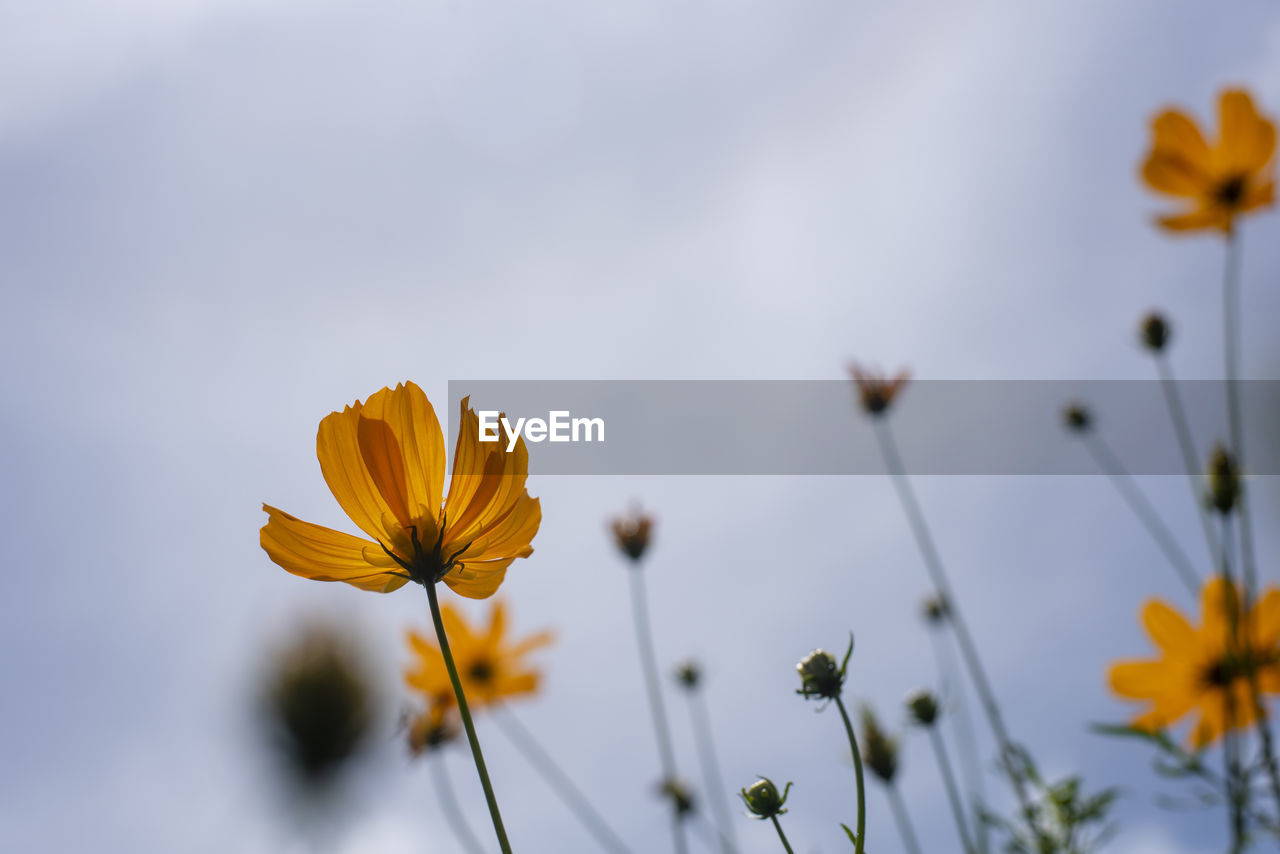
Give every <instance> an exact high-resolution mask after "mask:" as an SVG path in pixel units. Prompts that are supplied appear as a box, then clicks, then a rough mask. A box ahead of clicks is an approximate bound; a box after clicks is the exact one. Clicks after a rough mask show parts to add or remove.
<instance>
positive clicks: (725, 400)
mask: <svg viewBox="0 0 1280 854" xmlns="http://www.w3.org/2000/svg"><path fill="white" fill-rule="evenodd" d="M1240 386H1241V399H1242V401H1243V410H1244V413H1245V427H1246V432H1245V436H1246V455H1245V459H1246V470H1247V472H1248V473H1250V474H1259V475H1263V474H1280V382H1277V381H1271V380H1266V381H1263V380H1250V381H1244V382H1241V383H1240ZM1173 390H1174V391H1175V393H1176V394H1177V395H1178V397H1179V398H1180V399H1181V401H1182V404H1183V406H1184V409H1185V411H1186V413H1187V418H1188V421H1189V423H1190V427H1191V432H1192V435H1193V436H1194V439H1195V443H1196V449H1197V458H1198V459H1199V460H1201V461H1203V459H1204V458H1207V456H1208V454H1209V451H1210V449H1211V448H1212V446H1213V444H1214V443H1215V442H1218V441H1223V442H1225V441H1226V439H1227V418H1226V394H1225V392H1226V384H1225V383H1223V382H1218V381H1184V382H1180V383H1177V384H1176V386H1174V387H1173ZM1168 391H1169V389H1168V388H1167V387H1164V386H1162V385H1161V384H1160V383H1159V382H1155V381H1150V382H1148V381H1081V382H1072V381H1022V380H1016V381H955V380H947V381H928V380H918V381H914V382H911V383H909V384H908V385H907V386H906V387H905V388H904V389H903V390H902V392H901V393H900V394H899V396H898V397H897V399H896V400H895V401H894V403H893V406H892V408H891V410H890V411H889V412H888V413H886V414H885V415H883V416H881V417H879V418H877V417H873V416H871V415H869V414H867V413H866V412H864V411H863V409H862V407H861V405H860V403H859V402H858V398H857V393H856V390H855V388H854V386H853V384H852V382H849V381H837V380H829V381H828V380H813V381H668V380H623V381H595V380H590V381H586V380H583V381H580V380H564V381H508V380H474V381H462V380H458V381H451V382H450V383H449V399H450V403H449V409H448V418H449V419H450V421H451V428H452V430H454V431H456V430H457V425H456V424H453V423H452V422H453V421H454V420H456V413H457V411H458V402H459V400H460V399H461V398H462V397H463V396H464V395H469V396H470V397H471V405H472V407H473V408H475V409H476V410H478V411H483V412H490V413H492V414H491V415H487V416H485V418H486V419H487V420H488V422H489V423H490V424H492V425H493V427H494V431H493V433H494V435H495V437H496V435H497V432H498V429H497V414H496V413H497V412H499V411H502V412H505V413H506V417H507V421H508V424H509V425H511V427H512V428H513V429H518V430H519V431H520V435H522V436H524V438H525V440H526V443H527V444H528V448H529V454H530V460H531V463H530V468H531V470H532V471H534V472H535V473H539V474H572V475H679V474H691V475H739V474H741V475H774V474H786V475H851V474H883V473H884V472H885V463H884V460H883V457H882V454H881V447H880V444H879V439H880V437H878V435H877V431H879V430H883V429H885V428H887V429H888V430H891V431H892V437H893V440H894V442H895V444H896V446H897V448H898V449H899V451H900V453H901V458H902V461H903V464H904V466H905V467H906V469H907V471H909V472H912V473H916V474H930V475H933V474H948V475H950V474H959V475H1034V474H1038V475H1089V474H1098V473H1099V466H1098V462H1097V460H1096V457H1095V455H1094V453H1093V452H1094V451H1096V450H1097V449H1098V448H1099V447H1101V448H1102V450H1103V452H1104V453H1106V452H1108V451H1109V452H1112V453H1114V455H1115V457H1116V458H1117V459H1118V460H1119V461H1120V462H1121V463H1122V464H1123V467H1124V469H1125V470H1126V471H1128V472H1129V473H1132V474H1142V475H1182V474H1185V465H1184V463H1183V456H1182V453H1181V451H1180V450H1179V446H1178V442H1177V434H1176V433H1175V431H1174V428H1173V422H1172V420H1171V419H1170V415H1169V409H1168V404H1167V400H1166V393H1167V392H1168ZM1070 404H1080V405H1082V406H1084V407H1085V408H1086V409H1088V411H1089V412H1090V414H1091V425H1090V427H1089V428H1088V429H1087V430H1084V431H1076V432H1073V431H1071V430H1069V429H1068V428H1067V426H1066V424H1065V422H1064V418H1063V413H1064V410H1065V409H1066V407H1067V406H1068V405H1070ZM442 414H443V413H442ZM521 419H524V420H523V422H522V421H521Z"/></svg>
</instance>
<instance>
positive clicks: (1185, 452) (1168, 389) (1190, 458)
mask: <svg viewBox="0 0 1280 854" xmlns="http://www.w3.org/2000/svg"><path fill="white" fill-rule="evenodd" d="M1155 361H1156V371H1157V373H1159V375H1160V388H1161V390H1162V391H1163V392H1164V402H1165V405H1166V407H1167V408H1168V410H1169V419H1170V420H1171V421H1173V430H1174V433H1176V434H1177V436H1178V447H1179V448H1180V449H1181V451H1182V464H1183V465H1184V466H1185V467H1186V469H1187V482H1188V483H1189V484H1190V486H1191V502H1192V504H1194V505H1195V508H1196V513H1198V514H1199V516H1200V525H1201V527H1203V528H1204V541H1205V544H1206V545H1207V546H1208V548H1209V563H1210V564H1211V565H1212V564H1214V563H1216V562H1217V560H1218V535H1217V533H1216V532H1215V531H1214V530H1213V520H1212V519H1211V518H1210V516H1209V508H1208V506H1207V505H1206V504H1205V500H1204V493H1203V491H1202V490H1203V485H1204V481H1203V468H1204V463H1203V462H1202V461H1201V460H1200V457H1199V454H1197V453H1196V443H1195V440H1194V439H1193V438H1192V436H1191V422H1190V420H1189V419H1188V418H1187V410H1186V407H1185V406H1184V405H1183V403H1182V395H1181V394H1179V393H1178V382H1177V380H1176V379H1174V376H1173V366H1172V364H1170V362H1169V357H1168V356H1166V355H1165V354H1164V353H1163V352H1161V353H1156V354H1155Z"/></svg>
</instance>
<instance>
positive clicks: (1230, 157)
mask: <svg viewBox="0 0 1280 854" xmlns="http://www.w3.org/2000/svg"><path fill="white" fill-rule="evenodd" d="M1218 121H1219V125H1220V127H1221V128H1222V130H1221V134H1222V136H1221V138H1220V139H1219V141H1218V149H1217V151H1216V152H1215V155H1216V158H1217V160H1218V163H1219V168H1220V169H1222V170H1223V171H1227V172H1240V173H1252V172H1256V171H1258V170H1260V169H1263V168H1264V167H1265V166H1266V165H1267V164H1268V163H1269V162H1270V161H1271V157H1272V155H1273V154H1275V150H1276V128H1275V125H1273V124H1272V123H1271V122H1269V121H1267V120H1266V119H1264V118H1263V117H1262V116H1260V115H1258V110H1257V108H1256V107H1254V105H1253V99H1252V98H1250V97H1249V93H1248V92H1245V91H1243V90H1240V89H1228V90H1227V91H1225V92H1223V93H1222V96H1221V97H1220V98H1219V100H1218Z"/></svg>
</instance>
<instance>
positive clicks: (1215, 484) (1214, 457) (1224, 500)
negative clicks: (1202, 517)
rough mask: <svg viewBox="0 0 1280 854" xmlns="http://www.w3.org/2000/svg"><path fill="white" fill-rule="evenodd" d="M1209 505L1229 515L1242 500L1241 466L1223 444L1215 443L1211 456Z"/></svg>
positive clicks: (1208, 472) (1222, 513)
mask: <svg viewBox="0 0 1280 854" xmlns="http://www.w3.org/2000/svg"><path fill="white" fill-rule="evenodd" d="M1207 475H1208V481H1209V494H1208V495H1207V496H1206V498H1207V499H1208V502H1209V506H1210V507H1212V508H1213V509H1214V510H1217V511H1218V513H1220V514H1221V515H1223V516H1229V515H1230V514H1231V511H1233V510H1235V508H1236V504H1237V503H1238V502H1239V501H1240V468H1239V466H1237V465H1236V458H1235V457H1234V456H1232V454H1231V452H1230V451H1228V450H1227V449H1226V448H1224V447H1223V446H1222V445H1221V444H1218V445H1215V446H1214V449H1213V453H1212V454H1210V456H1209V467H1208V471H1207Z"/></svg>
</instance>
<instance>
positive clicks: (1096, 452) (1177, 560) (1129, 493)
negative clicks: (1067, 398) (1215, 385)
mask: <svg viewBox="0 0 1280 854" xmlns="http://www.w3.org/2000/svg"><path fill="white" fill-rule="evenodd" d="M1081 438H1082V439H1083V441H1084V446H1085V448H1087V449H1088V451H1089V453H1090V454H1092V455H1093V458H1094V460H1096V461H1097V463H1098V468H1100V469H1102V472H1103V473H1104V474H1105V475H1107V477H1109V478H1110V479H1111V483H1112V484H1113V485H1114V486H1115V488H1116V491H1117V492H1119V493H1120V496H1121V497H1122V498H1124V500H1125V502H1126V503H1128V505H1129V508H1130V509H1131V510H1132V511H1133V515H1135V516H1137V517H1138V521H1140V522H1142V524H1143V526H1144V527H1146V529H1147V532H1148V533H1149V534H1151V539H1153V540H1155V541H1156V545H1158V546H1159V547H1160V551H1162V552H1164V556H1165V557H1166V558H1168V560H1169V564H1170V566H1172V567H1173V570H1174V572H1176V573H1177V574H1178V578H1179V579H1180V580H1181V581H1182V583H1183V584H1184V585H1186V587H1187V590H1188V591H1190V593H1191V595H1192V597H1195V596H1197V595H1198V594H1199V592H1200V577H1199V575H1198V574H1197V573H1196V570H1195V566H1194V565H1193V564H1192V563H1191V559H1190V558H1189V557H1187V555H1186V552H1184V551H1183V550H1182V547H1181V546H1179V545H1178V540H1177V538H1176V537H1174V536H1173V533H1172V532H1171V531H1170V530H1169V529H1168V527H1166V526H1165V524H1164V522H1162V521H1160V515H1159V514H1158V513H1156V510H1155V508H1154V507H1152V506H1151V502H1149V501H1148V500H1147V498H1146V496H1144V495H1143V494H1142V492H1141V491H1139V490H1138V488H1137V487H1136V486H1135V485H1134V483H1133V479H1132V478H1131V477H1130V476H1129V474H1128V472H1126V471H1125V470H1124V466H1123V465H1121V464H1120V459H1119V458H1118V457H1117V456H1116V455H1115V453H1114V452H1113V451H1112V450H1111V447H1110V446H1109V445H1107V443H1106V442H1105V441H1103V439H1102V437H1101V436H1099V435H1098V434H1097V433H1093V432H1090V433H1086V434H1084V435H1083V436H1082V437H1081Z"/></svg>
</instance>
